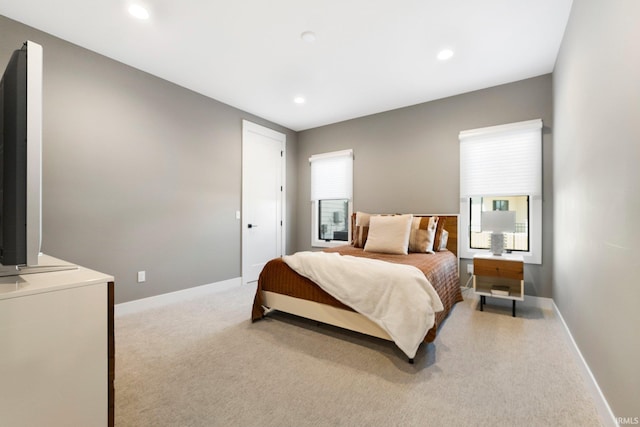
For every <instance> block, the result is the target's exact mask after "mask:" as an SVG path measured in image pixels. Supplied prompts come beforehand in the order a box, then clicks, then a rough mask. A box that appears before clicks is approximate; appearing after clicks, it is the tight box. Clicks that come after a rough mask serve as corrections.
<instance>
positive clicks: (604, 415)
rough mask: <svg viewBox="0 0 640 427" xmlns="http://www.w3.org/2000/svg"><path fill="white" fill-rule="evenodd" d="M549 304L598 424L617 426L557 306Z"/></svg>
mask: <svg viewBox="0 0 640 427" xmlns="http://www.w3.org/2000/svg"><path fill="white" fill-rule="evenodd" d="M551 303H552V304H553V310H554V311H555V313H556V314H557V315H558V317H559V318H560V321H561V322H562V325H563V326H564V331H565V333H566V337H567V339H568V340H569V342H570V347H571V348H572V350H573V352H574V356H575V357H576V360H577V362H578V365H579V366H580V369H581V371H582V372H581V373H582V376H583V377H584V379H585V381H586V383H587V387H588V388H589V392H590V393H591V395H592V396H593V398H594V400H595V403H596V409H597V411H598V416H599V417H600V422H601V423H602V425H603V426H606V427H608V426H611V427H617V426H619V424H618V421H617V419H616V417H615V415H614V413H613V411H612V410H611V407H610V406H609V403H608V402H607V399H606V398H605V397H604V394H603V393H602V390H600V386H599V385H598V382H597V381H596V378H595V377H594V376H593V373H592V372H591V369H589V365H587V361H586V360H585V359H584V357H583V356H582V352H581V351H580V348H579V347H578V345H577V344H576V341H575V340H574V339H573V335H571V331H570V330H569V327H568V326H567V323H566V322H565V321H564V317H562V313H560V310H559V309H558V306H557V305H556V303H555V302H554V301H553V300H551Z"/></svg>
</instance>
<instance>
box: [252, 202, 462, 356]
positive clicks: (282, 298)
mask: <svg viewBox="0 0 640 427" xmlns="http://www.w3.org/2000/svg"><path fill="white" fill-rule="evenodd" d="M360 214H361V213H360V212H359V213H358V215H360ZM364 215H368V214H364ZM369 217H370V218H372V219H374V220H376V221H381V219H379V218H377V217H378V215H369ZM412 217H413V219H412V223H413V224H414V225H412V231H411V233H410V244H409V248H411V241H412V240H413V241H414V243H415V239H414V231H415V230H414V228H415V227H420V225H419V224H422V226H421V227H422V228H423V229H427V228H429V229H431V228H433V229H432V230H429V233H430V237H429V238H430V239H431V240H432V245H433V246H432V247H431V251H427V252H422V250H424V246H420V242H418V246H417V247H418V249H419V251H417V252H415V251H408V253H407V254H402V253H400V254H398V253H387V252H379V251H376V250H371V249H370V248H369V247H368V245H369V244H370V245H373V242H374V238H375V237H376V236H377V234H376V235H374V234H375V233H371V234H370V235H369V232H370V231H371V232H373V231H375V230H374V229H373V225H374V224H373V222H372V224H371V225H372V229H371V230H368V223H367V226H364V225H363V224H362V221H361V222H360V223H359V221H358V218H359V217H357V215H356V214H354V218H353V227H352V228H353V235H354V237H353V239H352V241H351V242H350V244H348V245H343V246H339V247H335V248H329V249H325V250H324V252H328V253H339V254H341V255H351V256H354V257H359V258H367V259H376V260H381V261H386V262H389V263H394V264H408V265H413V266H415V267H417V268H418V269H420V270H421V271H422V272H423V273H424V276H425V277H426V278H427V279H428V281H429V282H430V283H431V285H432V286H433V289H435V291H436V292H437V294H438V296H439V298H440V300H441V301H442V307H443V310H442V311H439V312H437V313H435V316H434V317H435V318H434V322H433V326H432V327H431V328H430V329H429V330H428V331H427V333H426V334H425V335H424V338H423V339H422V342H432V341H433V340H434V339H435V338H436V334H437V332H438V328H439V326H440V325H441V324H442V323H443V321H444V320H445V319H446V317H447V316H448V314H449V312H450V311H451V309H452V308H453V307H454V305H455V304H456V303H457V302H460V301H462V293H461V291H460V284H459V274H458V266H459V257H458V238H457V237H458V216H457V215H412ZM434 219H435V221H436V222H435V223H434ZM415 224H418V226H416V225H415ZM429 238H428V239H427V241H428V240H429ZM367 241H368V243H367ZM414 247H416V245H414ZM271 310H278V311H282V312H286V313H290V314H293V315H296V316H300V317H305V318H308V319H312V320H315V321H319V322H323V323H326V324H330V325H334V326H338V327H341V328H345V329H349V330H352V331H356V332H360V333H363V334H367V335H372V336H375V337H379V338H383V339H386V340H393V339H392V338H391V336H390V335H389V333H388V332H387V331H385V330H384V329H382V328H381V327H380V326H379V325H378V324H376V323H374V322H373V321H372V320H370V319H369V318H367V317H365V316H364V315H362V314H360V313H358V312H356V311H355V310H354V309H352V308H351V307H350V306H347V305H345V304H344V303H343V302H341V301H339V300H338V299H336V298H335V297H333V296H332V295H330V294H329V293H327V292H326V291H324V290H323V289H322V288H321V287H320V286H319V285H318V284H316V283H314V282H313V281H312V280H310V279H309V278H307V277H304V276H302V275H300V274H298V273H297V272H296V271H294V270H293V269H292V268H291V267H290V266H289V265H288V264H287V263H286V262H285V260H284V259H283V258H276V259H273V260H271V261H269V262H268V263H267V264H266V265H265V267H264V268H263V270H262V272H261V274H260V277H259V279H258V287H257V290H256V295H255V298H254V304H253V309H252V320H253V321H256V320H259V319H261V318H263V317H264V316H265V315H266V314H267V313H268V312H269V311H271ZM409 362H410V363H413V357H409Z"/></svg>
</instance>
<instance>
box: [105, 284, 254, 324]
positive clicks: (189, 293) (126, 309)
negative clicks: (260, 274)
mask: <svg viewBox="0 0 640 427" xmlns="http://www.w3.org/2000/svg"><path fill="white" fill-rule="evenodd" d="M240 286H242V278H240V277H236V278H234V279H229V280H223V281H221V282H215V283H210V284H208V285H202V286H195V287H193V288H187V289H182V290H179V291H175V292H169V293H166V294H161V295H156V296H153V297H148V298H142V299H138V300H134V301H128V302H123V303H120V304H116V305H115V307H114V314H115V315H116V316H122V315H126V314H132V313H138V312H140V311H144V310H148V309H150V308H158V307H163V306H165V305H167V304H171V303H174V302H179V301H184V300H187V299H191V298H194V297H198V296H201V295H209V294H212V293H216V292H222V291H226V290H229V289H232V288H235V287H240Z"/></svg>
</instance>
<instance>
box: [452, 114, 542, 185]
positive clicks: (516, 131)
mask: <svg viewBox="0 0 640 427" xmlns="http://www.w3.org/2000/svg"><path fill="white" fill-rule="evenodd" d="M516 195H530V196H533V197H540V196H542V120H540V119H537V120H529V121H525V122H518V123H511V124H507V125H501V126H491V127H486V128H480V129H473V130H467V131H462V132H460V197H461V198H469V197H473V196H516Z"/></svg>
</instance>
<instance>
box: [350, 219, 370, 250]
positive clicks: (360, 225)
mask: <svg viewBox="0 0 640 427" xmlns="http://www.w3.org/2000/svg"><path fill="white" fill-rule="evenodd" d="M355 217H356V221H355V226H354V227H353V230H352V233H353V239H352V244H353V246H355V247H356V248H364V245H365V242H366V241H367V235H368V234H369V218H371V215H370V214H368V213H364V212H356V215H355Z"/></svg>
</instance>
